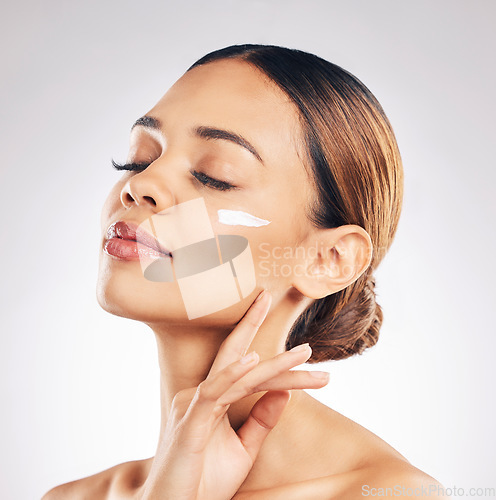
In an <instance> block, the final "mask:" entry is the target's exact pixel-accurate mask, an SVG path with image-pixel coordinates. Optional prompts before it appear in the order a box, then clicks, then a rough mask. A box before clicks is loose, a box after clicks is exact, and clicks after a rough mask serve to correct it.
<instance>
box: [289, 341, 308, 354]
mask: <svg viewBox="0 0 496 500" xmlns="http://www.w3.org/2000/svg"><path fill="white" fill-rule="evenodd" d="M307 349H310V344H309V343H308V342H307V343H305V344H300V345H297V346H296V347H293V349H290V350H289V352H302V351H306V350H307Z"/></svg>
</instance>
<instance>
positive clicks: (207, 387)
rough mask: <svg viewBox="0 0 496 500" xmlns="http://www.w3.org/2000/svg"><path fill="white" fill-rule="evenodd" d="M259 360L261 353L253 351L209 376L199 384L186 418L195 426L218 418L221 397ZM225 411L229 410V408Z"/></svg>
mask: <svg viewBox="0 0 496 500" xmlns="http://www.w3.org/2000/svg"><path fill="white" fill-rule="evenodd" d="M259 361H260V357H259V355H258V354H257V353H256V352H255V351H253V352H251V353H250V354H248V355H246V356H244V357H243V358H241V359H240V360H238V361H236V362H234V363H231V364H230V365H229V366H228V367H226V368H225V369H224V370H222V372H220V373H217V374H216V375H214V376H212V377H207V378H206V379H205V380H204V381H203V382H201V383H200V384H199V385H198V388H197V391H196V393H195V395H194V397H193V399H192V401H191V404H190V406H189V408H188V411H187V412H186V415H185V416H184V418H185V419H188V421H190V422H191V423H192V426H193V427H194V426H195V425H200V426H201V427H203V424H204V423H205V422H210V417H212V416H213V417H215V418H217V417H218V415H217V414H215V415H214V414H213V411H214V409H215V408H216V407H218V406H220V405H219V404H218V400H219V398H220V397H221V396H222V394H224V393H225V392H226V391H227V390H228V389H229V388H230V387H232V386H233V385H234V384H235V383H236V382H237V381H238V380H240V379H241V378H242V377H243V376H245V375H246V374H247V373H248V372H249V371H250V370H253V368H255V366H256V365H257V363H258V362H259ZM222 406H226V405H222ZM224 411H227V408H225V409H224Z"/></svg>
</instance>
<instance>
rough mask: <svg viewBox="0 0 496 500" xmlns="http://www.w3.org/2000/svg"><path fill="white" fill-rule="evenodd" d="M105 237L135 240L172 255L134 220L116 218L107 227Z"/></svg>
mask: <svg viewBox="0 0 496 500" xmlns="http://www.w3.org/2000/svg"><path fill="white" fill-rule="evenodd" d="M106 238H107V239H110V238H121V239H123V240H131V241H136V242H138V243H141V244H142V245H146V246H147V247H150V248H153V249H154V250H156V251H157V252H160V253H163V254H165V255H168V256H170V257H172V254H171V252H170V251H169V250H167V249H166V248H164V247H163V246H162V245H161V244H160V242H159V241H158V240H157V239H156V238H154V237H153V236H152V235H151V234H148V233H147V232H146V231H145V230H144V229H143V228H142V227H140V226H139V224H137V223H136V222H131V221H123V220H118V221H116V222H114V223H112V224H111V225H110V226H109V228H108V229H107V235H106Z"/></svg>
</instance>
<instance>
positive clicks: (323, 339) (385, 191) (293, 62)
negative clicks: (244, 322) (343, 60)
mask: <svg viewBox="0 0 496 500" xmlns="http://www.w3.org/2000/svg"><path fill="white" fill-rule="evenodd" d="M227 58H236V59H241V60H243V61H246V62H247V63H249V64H252V65H253V66H255V67H256V68H258V69H259V70H261V71H262V72H263V73H264V74H265V75H267V76H268V77H269V78H270V79H271V80H272V81H273V82H274V83H276V84H277V85H278V86H279V87H280V88H281V89H282V90H283V91H284V92H285V93H286V94H287V95H288V96H289V97H290V98H291V100H292V101H293V103H294V104H295V105H296V106H297V108H298V110H299V115H300V121H301V125H302V129H303V132H304V140H305V146H306V153H307V156H308V163H309V165H310V166H311V170H312V172H313V179H314V185H315V188H316V193H317V197H316V201H315V203H314V204H313V206H312V207H310V211H309V218H310V220H311V221H312V222H313V223H314V224H315V225H316V226H317V227H320V228H335V227H339V226H341V225H346V224H356V225H358V226H361V227H363V228H364V229H365V230H366V231H367V232H368V233H369V235H370V238H371V240H372V245H373V256H372V261H371V264H370V266H369V268H368V269H367V270H366V271H365V272H364V273H363V274H362V275H361V276H360V277H359V278H358V279H357V280H356V281H355V282H353V283H352V284H351V285H349V286H348V287H346V288H345V289H343V290H340V291H339V292H336V293H334V294H332V295H328V296H327V297H324V298H322V299H317V300H315V301H314V302H313V303H312V304H311V305H310V306H308V307H307V309H306V310H305V311H304V312H303V313H302V314H301V315H300V316H299V318H298V319H297V320H296V322H295V323H294V325H293V326H292V328H291V331H290V332H289V335H288V338H287V339H286V349H291V348H292V347H293V346H295V345H298V344H300V343H303V342H309V343H310V346H311V347H312V356H311V357H310V359H309V360H308V361H307V362H308V363H318V362H321V361H327V360H331V359H333V360H336V359H343V358H347V357H349V356H351V355H353V354H360V353H362V352H363V351H364V349H366V348H367V347H371V346H373V345H374V344H375V343H376V342H377V340H378V337H379V329H380V327H381V324H382V317H383V316H382V309H381V307H380V306H379V304H377V302H376V300H375V292H374V287H375V278H374V277H373V275H372V272H373V271H374V270H375V269H376V268H377V266H378V265H379V263H380V262H381V260H382V259H383V257H384V255H385V253H386V252H387V250H388V249H389V247H390V246H391V243H392V241H393V238H394V235H395V233H396V228H397V225H398V220H399V217H400V213H401V207H402V200H403V167H402V162H401V156H400V153H399V150H398V145H397V143H396V139H395V136H394V133H393V130H392V127H391V124H390V123H389V120H388V119H387V117H386V115H385V113H384V110H383V109H382V107H381V105H380V104H379V102H378V101H377V99H376V98H375V97H374V96H373V94H372V93H371V92H370V90H369V89H368V88H367V87H366V86H365V85H364V84H363V83H362V82H361V81H360V80H358V79H357V78H356V77H355V76H353V75H352V74H351V73H349V72H348V71H346V70H344V69H343V68H341V67H339V66H337V65H335V64H333V63H330V62H328V61H326V60H324V59H322V58H320V57H318V56H315V55H313V54H310V53H307V52H303V51H300V50H296V49H289V48H285V47H278V46H275V45H253V44H245V45H232V46H230V47H226V48H223V49H220V50H216V51H214V52H211V53H209V54H207V55H206V56H204V57H202V58H201V59H199V60H198V61H197V62H196V63H194V64H193V65H192V66H191V67H190V68H189V69H188V71H189V70H190V69H192V68H194V67H195V66H199V65H201V64H206V63H209V62H213V61H216V60H220V59H227Z"/></svg>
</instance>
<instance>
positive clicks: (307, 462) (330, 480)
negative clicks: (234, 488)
mask: <svg viewBox="0 0 496 500" xmlns="http://www.w3.org/2000/svg"><path fill="white" fill-rule="evenodd" d="M298 397H299V401H300V404H301V407H303V408H304V410H303V412H298V413H296V412H295V413H294V414H293V416H294V417H295V418H294V420H296V424H295V425H294V426H293V427H290V432H287V433H285V434H284V435H283V436H281V442H283V448H281V450H280V451H279V452H278V453H277V454H276V455H275V456H281V457H282V456H283V457H284V464H281V466H280V467H279V469H278V468H277V464H276V465H274V466H273V469H271V470H270V474H265V475H264V470H261V469H262V468H261V467H259V476H258V477H257V478H254V479H252V480H251V481H246V482H245V483H244V484H243V485H242V488H240V490H239V491H238V493H237V494H236V495H235V497H234V499H235V500H263V499H266V498H270V499H271V500H301V499H303V498H304V499H309V500H310V499H311V500H331V499H332V500H350V499H353V498H357V499H358V498H361V499H363V498H367V497H368V498H371V499H374V498H384V497H386V498H388V497H391V498H412V497H413V498H417V497H428V498H432V499H434V498H435V499H439V500H441V499H447V498H449V497H447V496H444V488H443V486H442V485H441V484H440V483H439V482H438V481H436V480H435V479H434V478H433V477H431V476H429V475H428V474H426V473H424V472H423V471H421V470H420V469H418V468H416V467H414V466H413V465H412V464H411V463H410V462H409V461H408V460H407V459H406V458H405V457H404V456H403V455H401V454H400V453H399V452H398V451H397V450H395V449H394V448H393V447H392V446H390V445H389V444H388V443H387V442H385V441H384V440H382V439H381V438H380V437H379V436H377V435H375V434H374V433H372V432H371V431H369V430H368V429H366V428H364V427H362V426H361V425H360V424H358V423H357V422H354V421H353V420H351V419H349V418H347V417H345V416H344V415H341V414H340V413H338V412H336V411H335V410H332V409H331V408H329V407H327V406H326V405H324V404H322V403H320V402H319V401H318V400H315V399H314V398H312V397H311V396H310V395H308V394H306V393H304V392H303V393H302V394H301V395H300V396H298ZM301 422H311V423H312V425H307V426H305V427H303V426H302V425H301ZM298 426H299V427H298ZM276 429H277V427H276ZM276 429H274V430H276ZM291 429H292V430H291ZM302 429H303V430H302ZM283 438H284V439H283ZM302 457H304V459H302ZM264 466H265V467H264V468H267V467H271V466H272V465H271V463H269V464H268V465H267V463H265V464H264ZM255 479H256V480H255ZM234 499H233V500H234Z"/></svg>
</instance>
